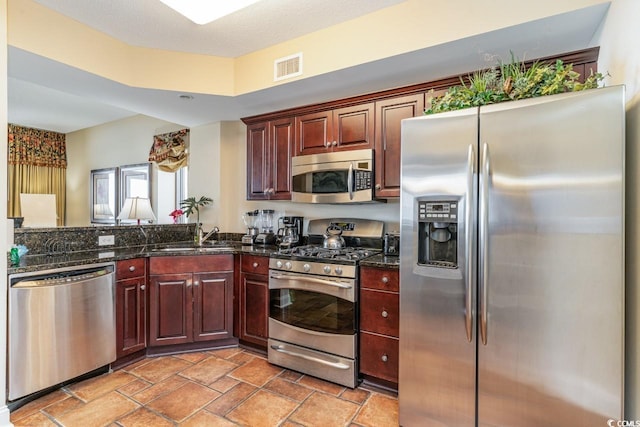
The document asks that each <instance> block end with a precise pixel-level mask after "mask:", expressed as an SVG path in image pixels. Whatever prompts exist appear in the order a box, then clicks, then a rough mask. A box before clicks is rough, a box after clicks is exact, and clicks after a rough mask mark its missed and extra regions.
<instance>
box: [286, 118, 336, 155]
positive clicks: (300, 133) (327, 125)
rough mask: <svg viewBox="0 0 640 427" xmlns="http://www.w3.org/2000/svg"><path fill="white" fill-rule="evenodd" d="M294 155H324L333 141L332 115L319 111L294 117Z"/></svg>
mask: <svg viewBox="0 0 640 427" xmlns="http://www.w3.org/2000/svg"><path fill="white" fill-rule="evenodd" d="M296 130H297V132H296V141H295V142H296V155H305V154H318V153H326V152H327V150H328V149H329V148H330V147H331V142H332V141H333V113H332V111H321V112H319V113H311V114H305V115H302V116H298V117H296Z"/></svg>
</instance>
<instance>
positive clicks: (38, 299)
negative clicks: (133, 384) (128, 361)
mask: <svg viewBox="0 0 640 427" xmlns="http://www.w3.org/2000/svg"><path fill="white" fill-rule="evenodd" d="M114 275H115V273H114V263H102V264H91V265H84V266H79V267H69V268H62V269H55V270H47V271H39V272H36V273H20V274H13V275H10V276H9V285H10V287H9V319H8V321H9V325H8V326H9V334H8V335H9V336H8V346H7V347H8V353H9V354H8V362H9V363H8V364H9V370H8V373H7V374H8V382H7V384H8V398H9V400H10V401H11V400H15V399H18V398H21V397H24V396H26V395H29V394H31V393H35V392H37V391H40V390H44V389H46V388H48V387H51V386H54V385H57V384H60V383H63V382H65V381H67V380H70V379H72V378H75V377H77V376H80V375H82V374H85V373H87V372H91V371H92V370H95V369H98V368H100V367H103V366H105V365H108V364H109V363H111V362H113V361H114V360H115V359H116V332H115V311H114V310H115V309H114V307H115V306H114V300H115V291H114V286H115V278H114Z"/></svg>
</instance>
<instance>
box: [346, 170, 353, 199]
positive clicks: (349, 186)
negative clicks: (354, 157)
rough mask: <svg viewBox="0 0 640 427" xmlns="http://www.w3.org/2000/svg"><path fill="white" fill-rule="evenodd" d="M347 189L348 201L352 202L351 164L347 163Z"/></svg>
mask: <svg viewBox="0 0 640 427" xmlns="http://www.w3.org/2000/svg"><path fill="white" fill-rule="evenodd" d="M347 187H348V188H349V200H353V162H350V163H349V172H348V174H347Z"/></svg>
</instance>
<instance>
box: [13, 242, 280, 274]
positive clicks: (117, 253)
mask: <svg viewBox="0 0 640 427" xmlns="http://www.w3.org/2000/svg"><path fill="white" fill-rule="evenodd" d="M189 247H193V244H192V243H191V242H173V243H170V244H167V243H160V244H152V245H139V246H127V247H119V248H104V249H101V250H90V251H75V252H74V251H72V252H67V253H64V254H56V255H25V256H23V257H22V258H20V265H19V266H8V268H7V273H8V274H17V273H28V272H33V271H44V270H51V269H56V268H63V267H72V266H81V265H88V264H95V263H100V262H111V261H122V260H126V259H132V258H140V257H156V256H185V255H194V256H199V255H222V254H231V255H235V254H247V255H249V254H250V255H257V256H269V255H271V254H272V253H273V252H276V251H277V250H278V248H277V247H276V246H243V245H242V244H241V243H240V242H236V241H228V242H218V243H216V244H215V245H210V244H209V245H208V244H207V243H205V244H204V245H203V246H202V247H203V249H202V250H198V249H195V250H180V248H189ZM212 247H214V248H215V250H211V249H210V248H212ZM160 249H162V250H160ZM170 249H175V250H170Z"/></svg>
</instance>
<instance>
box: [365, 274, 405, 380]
mask: <svg viewBox="0 0 640 427" xmlns="http://www.w3.org/2000/svg"><path fill="white" fill-rule="evenodd" d="M398 291H399V271H398V270H397V269H385V268H376V267H364V266H363V267H361V268H360V373H361V374H362V375H363V376H365V377H366V379H368V380H372V381H374V382H376V381H380V380H381V382H382V383H383V385H385V386H390V387H392V388H397V384H398V354H399V347H400V341H399V319H400V301H399V293H398Z"/></svg>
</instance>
